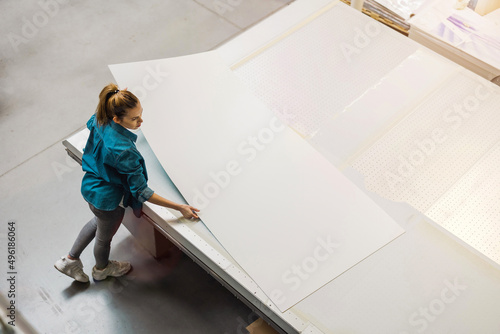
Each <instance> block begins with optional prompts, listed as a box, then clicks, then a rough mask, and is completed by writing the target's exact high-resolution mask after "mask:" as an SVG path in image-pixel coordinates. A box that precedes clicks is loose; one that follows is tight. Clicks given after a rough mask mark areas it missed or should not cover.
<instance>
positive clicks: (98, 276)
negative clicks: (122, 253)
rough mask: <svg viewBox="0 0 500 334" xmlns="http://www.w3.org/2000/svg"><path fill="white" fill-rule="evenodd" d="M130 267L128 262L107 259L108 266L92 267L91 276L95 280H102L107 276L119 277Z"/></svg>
mask: <svg viewBox="0 0 500 334" xmlns="http://www.w3.org/2000/svg"><path fill="white" fill-rule="evenodd" d="M130 269H132V266H131V265H130V263H129V262H118V261H113V260H109V261H108V266H107V267H106V268H104V269H97V268H96V267H95V266H94V268H92V277H93V278H94V280H96V281H102V280H103V279H106V278H107V277H110V276H111V277H120V276H123V275H125V274H126V273H128V272H129V271H130Z"/></svg>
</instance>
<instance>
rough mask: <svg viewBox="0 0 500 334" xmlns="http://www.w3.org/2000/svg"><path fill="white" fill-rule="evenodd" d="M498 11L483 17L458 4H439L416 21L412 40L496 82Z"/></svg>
mask: <svg viewBox="0 0 500 334" xmlns="http://www.w3.org/2000/svg"><path fill="white" fill-rule="evenodd" d="M499 16H500V13H499V12H498V10H496V11H494V12H490V13H488V14H487V15H484V16H481V15H480V14H478V13H477V12H475V11H474V10H472V9H471V8H469V7H464V8H463V9H457V6H456V1H436V2H433V3H432V4H430V5H428V6H427V7H426V8H425V9H424V10H422V11H421V12H420V13H418V14H417V15H415V16H414V17H412V18H411V19H410V20H409V21H408V22H409V23H410V25H411V27H410V34H409V36H410V38H412V39H414V40H416V41H417V42H419V43H421V44H423V45H425V46H427V47H429V48H430V49H432V50H434V51H436V52H438V53H440V54H442V55H444V56H445V57H447V58H449V59H451V60H453V61H455V62H456V63H458V64H460V65H462V66H464V67H466V68H468V69H469V70H471V71H473V72H475V73H477V74H479V75H481V76H482V77H484V78H486V79H488V80H493V79H494V78H495V77H497V76H499V75H500V24H499V21H500V20H499V19H498V17H499Z"/></svg>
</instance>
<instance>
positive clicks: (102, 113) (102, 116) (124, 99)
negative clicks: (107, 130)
mask: <svg viewBox="0 0 500 334" xmlns="http://www.w3.org/2000/svg"><path fill="white" fill-rule="evenodd" d="M137 103H139V99H138V98H137V97H136V96H135V95H134V94H133V93H131V92H129V91H128V90H120V89H119V88H118V86H117V85H115V84H113V83H110V84H108V85H107V86H106V87H104V88H103V89H102V90H101V93H100V94H99V103H98V104H97V109H96V119H97V123H98V124H99V125H106V124H108V123H109V122H110V121H111V120H112V119H113V118H114V117H115V116H116V117H118V118H119V119H123V116H125V115H126V114H127V111H128V110H129V109H133V108H135V107H136V106H137Z"/></svg>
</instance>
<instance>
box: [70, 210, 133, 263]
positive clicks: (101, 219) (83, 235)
mask: <svg viewBox="0 0 500 334" xmlns="http://www.w3.org/2000/svg"><path fill="white" fill-rule="evenodd" d="M89 207H90V210H92V212H93V213H94V215H95V217H94V218H92V219H91V220H90V221H89V222H88V223H87V224H85V226H84V227H83V228H82V230H81V231H80V234H78V237H77V238H76V241H75V243H74V244H73V247H72V248H71V251H70V252H69V255H70V256H71V257H73V258H75V259H78V258H79V257H80V254H82V252H83V250H84V249H85V248H86V247H87V246H88V244H89V243H90V242H91V241H92V239H94V237H95V244H94V257H95V261H96V267H97V268H98V269H104V268H106V266H107V265H108V259H109V251H110V248H111V239H113V236H114V235H115V233H116V231H117V230H118V227H120V224H121V223H122V220H123V216H124V214H125V209H124V208H122V207H121V206H118V207H117V208H116V209H114V210H113V211H103V210H99V209H97V208H96V207H95V206H93V205H92V204H90V203H89Z"/></svg>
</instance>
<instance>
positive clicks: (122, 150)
mask: <svg viewBox="0 0 500 334" xmlns="http://www.w3.org/2000/svg"><path fill="white" fill-rule="evenodd" d="M87 128H89V130H90V136H89V138H88V140H87V144H86V146H85V149H84V151H83V158H82V168H83V171H84V172H85V175H84V176H83V180H82V195H83V198H85V200H86V201H87V202H89V203H91V204H92V205H93V206H95V207H96V208H98V209H100V210H104V211H111V210H114V209H116V207H118V205H119V204H120V201H121V200H122V198H123V205H124V206H131V207H132V208H133V209H134V213H135V214H136V216H140V212H141V211H140V210H141V208H142V203H143V202H145V201H147V200H148V199H149V198H150V197H151V195H153V190H151V189H150V188H149V187H148V185H147V181H148V174H147V171H146V165H145V162H144V158H143V157H142V155H141V153H139V151H138V150H137V148H136V146H135V141H136V140H137V136H136V135H135V134H133V133H132V132H131V131H129V130H127V129H125V128H124V127H123V126H121V125H119V124H117V123H115V122H113V121H110V122H109V123H108V124H107V125H103V126H101V125H99V124H98V123H97V120H96V118H95V114H94V115H93V116H92V117H91V118H90V119H89V121H88V122H87Z"/></svg>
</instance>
